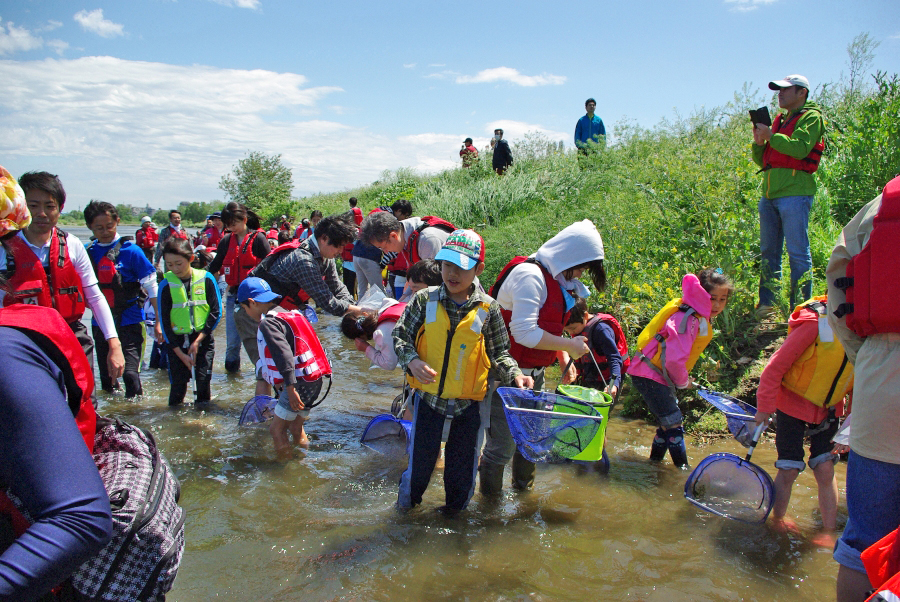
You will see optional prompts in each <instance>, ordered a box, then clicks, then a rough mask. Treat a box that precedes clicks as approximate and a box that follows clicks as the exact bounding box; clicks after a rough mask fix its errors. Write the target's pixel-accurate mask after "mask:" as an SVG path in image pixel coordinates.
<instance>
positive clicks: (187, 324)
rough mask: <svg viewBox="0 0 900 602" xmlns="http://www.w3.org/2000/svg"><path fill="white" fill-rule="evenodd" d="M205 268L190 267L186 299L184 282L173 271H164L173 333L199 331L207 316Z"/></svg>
mask: <svg viewBox="0 0 900 602" xmlns="http://www.w3.org/2000/svg"><path fill="white" fill-rule="evenodd" d="M206 274H207V272H206V270H198V269H196V268H191V298H190V300H188V297H187V292H186V291H185V290H184V284H183V283H182V282H181V279H180V278H179V277H178V276H176V275H175V273H174V272H166V280H167V281H168V283H169V292H170V293H171V295H172V313H171V314H169V319H170V321H171V322H172V330H173V331H175V334H191V333H192V332H200V331H201V330H203V327H204V326H205V325H206V318H207V316H209V303H207V302H206Z"/></svg>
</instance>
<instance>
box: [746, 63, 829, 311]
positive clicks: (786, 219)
mask: <svg viewBox="0 0 900 602" xmlns="http://www.w3.org/2000/svg"><path fill="white" fill-rule="evenodd" d="M769 89H770V90H778V106H779V107H781V108H782V109H785V110H786V111H787V112H786V113H782V114H779V115H778V116H777V117H776V118H775V122H774V123H773V124H772V127H771V128H770V127H769V126H767V125H764V124H761V123H757V124H755V125H754V127H753V161H754V162H755V163H756V164H757V165H759V166H760V167H761V168H762V169H761V170H760V171H762V173H763V186H762V189H763V194H762V198H760V199H759V251H760V272H761V273H760V281H759V305H758V306H757V314H758V315H759V316H760V317H765V316H766V315H767V314H769V313H771V311H772V308H773V307H774V306H775V303H776V299H775V293H776V291H777V290H778V283H779V282H780V281H781V252H782V251H781V248H782V246H787V252H788V259H789V261H790V267H791V295H790V307H796V306H797V304H799V303H801V302H802V301H806V300H807V299H809V298H810V297H812V254H811V252H810V249H809V211H810V209H811V208H812V203H813V196H815V194H816V179H815V178H814V177H813V173H815V171H816V170H817V169H818V168H819V161H820V160H821V158H822V151H823V150H824V148H825V144H824V141H823V138H822V136H823V135H824V134H825V120H824V119H823V117H822V110H821V109H820V108H819V105H817V104H816V103H814V102H812V101H810V100H809V80H807V79H806V78H805V77H803V76H802V75H788V76H787V77H785V78H784V79H782V80H778V81H773V82H769ZM801 279H802V280H801Z"/></svg>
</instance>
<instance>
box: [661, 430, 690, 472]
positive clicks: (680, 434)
mask: <svg viewBox="0 0 900 602" xmlns="http://www.w3.org/2000/svg"><path fill="white" fill-rule="evenodd" d="M665 434H666V445H667V446H668V448H669V455H670V456H672V462H673V463H674V464H675V466H677V467H679V468H688V457H687V446H685V444H684V428H683V427H680V426H679V427H675V428H672V429H668V430H667V431H666V433H665Z"/></svg>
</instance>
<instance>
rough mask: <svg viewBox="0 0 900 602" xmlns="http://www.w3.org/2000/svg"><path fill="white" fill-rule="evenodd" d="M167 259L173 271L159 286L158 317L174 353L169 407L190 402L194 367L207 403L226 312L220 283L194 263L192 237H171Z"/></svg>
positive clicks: (199, 392) (170, 354)
mask: <svg viewBox="0 0 900 602" xmlns="http://www.w3.org/2000/svg"><path fill="white" fill-rule="evenodd" d="M163 258H164V259H165V261H166V267H167V268H168V270H169V271H167V272H166V275H165V278H164V279H163V281H162V284H161V285H160V287H159V293H158V295H159V302H158V305H159V317H158V319H159V321H160V322H161V323H162V329H163V335H164V336H165V339H166V351H167V353H168V363H169V382H170V383H171V388H170V389H169V405H170V406H177V405H179V404H180V403H182V402H183V401H184V396H185V394H186V393H187V384H188V382H189V381H190V380H191V372H192V371H193V372H194V374H195V375H196V378H195V379H194V387H196V389H197V391H196V393H197V395H196V398H197V401H198V402H207V401H209V400H210V390H209V383H210V380H211V378H212V363H213V357H214V355H215V346H214V341H213V330H215V328H216V325H218V323H219V317H220V316H221V315H222V299H221V297H219V285H218V284H217V283H216V279H215V278H214V277H213V275H212V274H210V273H209V272H207V271H205V270H198V269H196V268H192V267H191V262H192V261H194V259H195V257H194V253H193V250H192V248H191V243H190V242H189V241H187V240H184V239H180V238H172V239H170V240H168V241H166V245H165V247H163Z"/></svg>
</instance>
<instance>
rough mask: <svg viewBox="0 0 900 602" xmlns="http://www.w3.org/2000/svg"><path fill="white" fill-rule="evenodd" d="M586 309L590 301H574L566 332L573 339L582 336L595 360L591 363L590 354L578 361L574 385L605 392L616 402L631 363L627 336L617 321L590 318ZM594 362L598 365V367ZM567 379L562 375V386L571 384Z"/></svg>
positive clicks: (598, 315)
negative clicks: (624, 375) (598, 370)
mask: <svg viewBox="0 0 900 602" xmlns="http://www.w3.org/2000/svg"><path fill="white" fill-rule="evenodd" d="M587 307H588V306H587V299H585V298H584V297H578V298H577V299H575V305H573V306H572V313H571V314H570V315H569V323H568V324H566V327H565V328H564V329H563V330H565V331H566V334H568V335H569V336H570V337H577V336H578V335H583V336H584V337H585V338H586V339H587V346H588V348H589V349H590V350H591V354H593V356H594V357H593V359H591V354H588V353H585V354H584V355H582V356H581V357H580V358H578V359H577V360H575V368H576V369H577V371H578V373H577V377H576V379H575V382H576V383H577V384H579V385H581V386H583V387H591V388H593V389H604V390H606V392H607V393H609V394H610V395H612V396H613V398H615V397H616V395H617V394H618V392H619V387H621V385H622V376H623V373H624V372H625V369H627V368H628V366H629V365H630V363H631V359H630V358H629V357H628V345H627V344H626V343H625V333H624V332H622V327H621V326H620V325H619V322H618V320H616V319H615V318H614V317H612V316H610V315H609V314H599V313H598V314H590V313H588V310H587ZM623 353H624V357H623ZM594 361H596V362H597V364H596V366H595V365H594ZM598 367H599V368H600V373H599V374H598V373H597V368H598ZM568 376H569V375H568V374H565V375H563V381H564V382H563V384H568V382H567V381H568Z"/></svg>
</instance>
